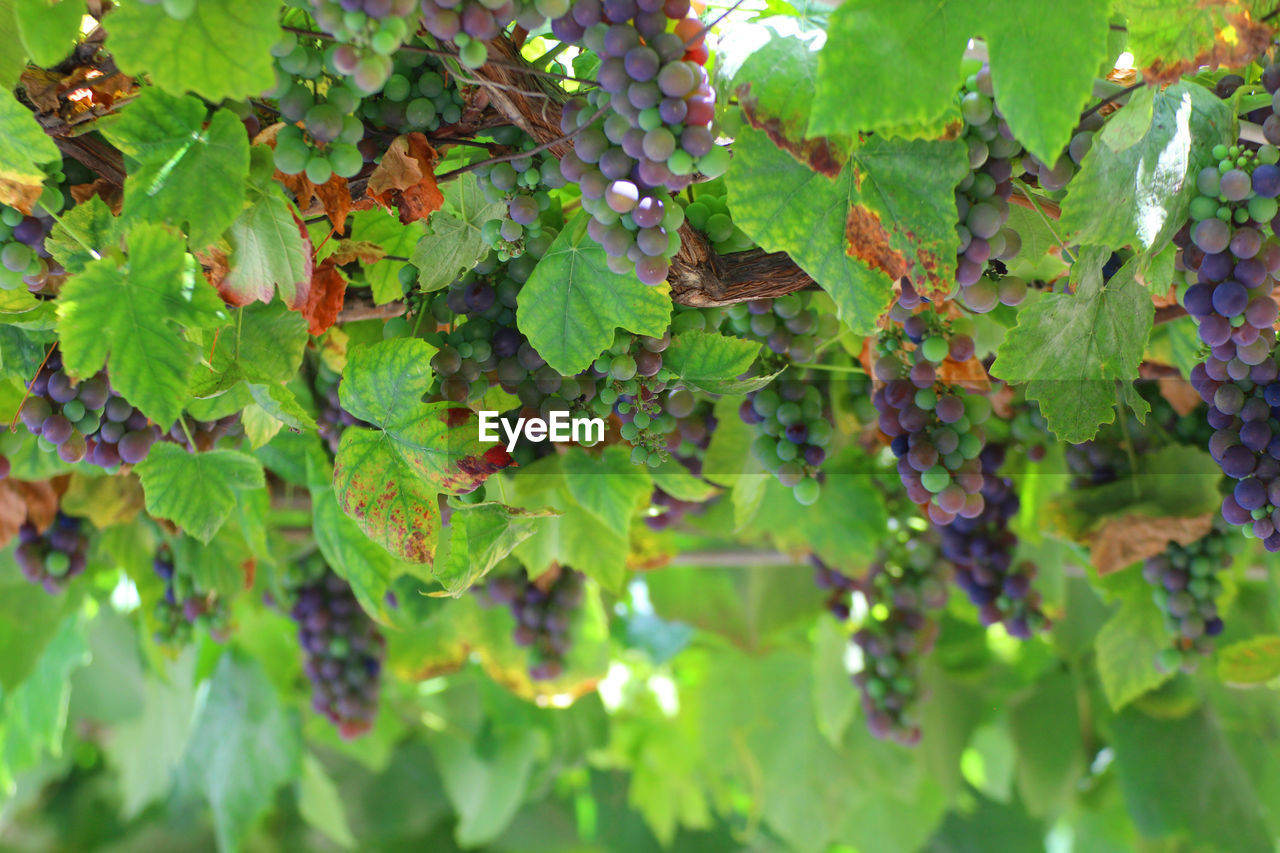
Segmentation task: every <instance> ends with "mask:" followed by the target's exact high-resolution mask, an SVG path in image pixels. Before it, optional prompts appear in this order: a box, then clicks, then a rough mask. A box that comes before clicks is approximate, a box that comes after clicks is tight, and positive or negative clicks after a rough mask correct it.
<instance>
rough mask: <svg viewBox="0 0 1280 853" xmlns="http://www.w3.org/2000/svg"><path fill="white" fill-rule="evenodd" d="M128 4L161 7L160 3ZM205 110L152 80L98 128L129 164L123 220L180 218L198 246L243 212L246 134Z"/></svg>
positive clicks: (226, 113) (232, 120) (224, 113)
mask: <svg viewBox="0 0 1280 853" xmlns="http://www.w3.org/2000/svg"><path fill="white" fill-rule="evenodd" d="M200 7H201V8H204V3H203V2H202V3H201V4H200ZM125 8H127V9H148V10H150V9H154V10H155V11H156V14H159V15H162V16H163V15H164V12H163V11H162V10H161V9H160V7H158V6H146V5H145V4H141V3H137V4H131V5H129V6H126V7H125ZM196 14H199V13H196ZM114 46H115V45H114V44H113V47H114ZM207 112H208V110H207V108H206V107H205V105H204V104H203V103H201V102H200V101H199V100H198V99H197V98H193V97H191V96H189V95H187V96H176V95H169V94H166V93H165V92H163V91H161V90H160V89H155V88H149V89H144V90H143V91H142V94H140V95H138V97H137V98H135V99H133V100H132V101H131V102H130V103H129V105H128V106H127V107H126V108H125V109H123V110H121V112H120V116H119V118H117V119H116V120H115V121H114V122H112V123H111V124H109V125H107V126H106V127H104V128H103V129H102V133H103V135H104V136H106V137H107V139H108V140H109V141H110V142H111V144H113V145H115V146H116V147H117V148H119V149H120V151H121V152H122V153H123V154H124V156H125V164H126V166H128V171H129V176H128V177H127V178H126V179H125V183H124V211H123V215H124V218H125V221H126V223H129V222H138V221H142V222H157V223H159V222H164V223H168V224H171V225H185V226H186V230H187V235H188V237H189V238H190V240H191V245H192V247H193V248H196V249H199V248H203V247H204V246H207V245H209V244H210V243H212V242H213V241H214V240H216V239H218V236H219V235H220V234H222V232H223V230H224V229H226V228H227V226H229V225H231V223H232V222H234V221H235V219H236V217H237V216H239V215H240V210H241V207H242V206H243V204H244V197H245V178H246V177H247V176H248V174H249V140H248V138H247V137H246V136H245V132H244V127H243V126H242V125H241V124H240V120H239V119H238V118H236V116H235V114H234V113H232V112H231V111H230V110H217V111H216V112H214V114H213V117H212V118H209V119H208V121H207V124H206V118H207V115H206V114H207ZM211 176H217V177H216V180H211V179H210V178H211Z"/></svg>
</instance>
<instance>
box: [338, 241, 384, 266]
mask: <svg viewBox="0 0 1280 853" xmlns="http://www.w3.org/2000/svg"><path fill="white" fill-rule="evenodd" d="M386 256H387V250H386V249H384V248H383V247H382V246H379V245H378V244H377V243H371V242H369V241H368V240H339V241H338V244H337V246H336V247H335V248H334V250H333V254H331V255H329V257H330V258H332V259H333V262H334V263H335V264H337V265H338V266H342V265H343V264H349V263H351V262H352V261H356V260H358V261H360V263H362V264H376V263H377V262H378V261H380V260H382V259H383V258H385V257H386Z"/></svg>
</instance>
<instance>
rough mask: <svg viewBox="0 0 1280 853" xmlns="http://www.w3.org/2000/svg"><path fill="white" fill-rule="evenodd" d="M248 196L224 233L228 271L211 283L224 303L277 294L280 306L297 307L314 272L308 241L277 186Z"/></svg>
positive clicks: (264, 299)
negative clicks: (228, 248) (228, 250)
mask: <svg viewBox="0 0 1280 853" xmlns="http://www.w3.org/2000/svg"><path fill="white" fill-rule="evenodd" d="M251 198H252V204H250V205H249V206H248V207H246V208H245V209H244V210H243V211H242V212H241V213H240V216H239V217H238V218H237V219H236V221H235V222H234V223H232V225H231V228H230V229H228V231H227V238H228V240H229V241H230V243H231V255H230V257H224V262H225V266H226V267H227V268H226V269H225V270H224V273H223V274H222V275H221V276H219V277H217V279H216V280H214V279H212V278H211V281H213V284H214V285H215V286H216V287H217V288H218V294H219V295H220V296H221V297H222V299H223V301H224V302H226V303H227V304H229V305H234V306H237V307H239V306H243V305H248V304H249V303H251V302H270V301H271V300H272V299H273V298H275V294H276V292H277V291H279V293H280V297H281V299H282V300H284V303H285V304H286V305H288V306H289V307H290V308H295V309H296V308H297V307H298V306H299V305H303V304H305V303H306V301H307V298H308V296H309V295H310V290H311V277H312V276H313V275H314V274H315V261H314V258H313V250H312V247H311V237H310V236H309V235H308V233H307V229H306V226H305V225H304V224H303V223H302V222H301V221H300V220H299V219H298V216H297V214H295V213H294V211H293V206H292V205H290V204H289V203H288V202H287V201H285V199H284V194H283V193H281V192H280V191H279V189H278V188H276V187H274V186H273V187H271V190H270V191H269V192H253V193H252V194H251ZM219 254H220V252H219ZM215 270H216V268H215Z"/></svg>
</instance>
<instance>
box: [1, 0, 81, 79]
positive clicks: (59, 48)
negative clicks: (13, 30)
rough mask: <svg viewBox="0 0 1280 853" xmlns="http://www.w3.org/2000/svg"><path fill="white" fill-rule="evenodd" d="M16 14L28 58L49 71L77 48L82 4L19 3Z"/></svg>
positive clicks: (69, 0) (71, 0)
mask: <svg viewBox="0 0 1280 853" xmlns="http://www.w3.org/2000/svg"><path fill="white" fill-rule="evenodd" d="M13 11H14V17H15V19H16V20H17V22H18V31H19V32H20V33H21V34H22V46H23V47H25V48H26V49H27V56H29V57H31V61H32V62H34V63H35V64H36V65H39V66H41V67H43V68H49V67H51V66H53V65H56V64H58V63H59V62H61V61H62V60H63V59H65V58H66V56H67V54H68V53H70V52H71V49H72V48H73V47H75V44H76V38H77V37H78V36H79V35H80V19H81V18H82V17H83V16H84V13H85V4H84V3H83V2H81V0H53V2H48V0H15V2H14V5H13Z"/></svg>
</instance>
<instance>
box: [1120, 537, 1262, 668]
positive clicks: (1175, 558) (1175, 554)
mask: <svg viewBox="0 0 1280 853" xmlns="http://www.w3.org/2000/svg"><path fill="white" fill-rule="evenodd" d="M1233 541H1234V542H1238V541H1239V540H1238V539H1237V538H1236V537H1233V536H1231V535H1230V534H1229V533H1228V530H1227V525H1226V524H1225V523H1223V522H1222V520H1221V519H1217V520H1215V523H1214V527H1213V529H1211V530H1210V531H1209V533H1208V534H1207V535H1205V536H1203V537H1201V538H1200V539H1197V540H1196V541H1194V542H1192V543H1190V544H1188V545H1180V544H1178V543H1177V542H1170V543H1169V547H1168V548H1166V549H1165V551H1164V552H1163V553H1161V554H1157V555H1156V556H1154V557H1148V558H1147V560H1146V562H1144V563H1143V564H1142V577H1143V578H1144V579H1145V580H1146V581H1147V583H1149V584H1151V586H1152V587H1153V588H1154V589H1153V590H1152V598H1153V599H1154V600H1155V603H1156V606H1157V607H1159V608H1160V612H1161V613H1162V614H1164V622H1165V627H1166V628H1167V629H1168V631H1169V633H1170V634H1172V635H1173V643H1172V645H1171V646H1170V647H1168V648H1165V649H1161V650H1160V651H1159V652H1158V653H1157V654H1156V666H1157V667H1158V668H1159V669H1160V670H1162V671H1164V672H1176V671H1177V670H1179V669H1181V670H1183V671H1184V672H1190V671H1192V670H1194V669H1195V668H1196V660H1197V658H1198V657H1201V656H1204V655H1209V654H1211V653H1212V652H1213V638H1214V637H1216V636H1218V635H1219V634H1221V633H1222V629H1223V623H1222V618H1221V617H1220V616H1219V615H1218V603H1217V601H1218V598H1219V596H1221V595H1222V581H1221V580H1219V579H1218V573H1219V572H1221V571H1223V570H1225V569H1226V568H1228V567H1229V566H1230V565H1231V561H1232V559H1233V553H1232V552H1233V550H1234V549H1233V547H1232V545H1233Z"/></svg>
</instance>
